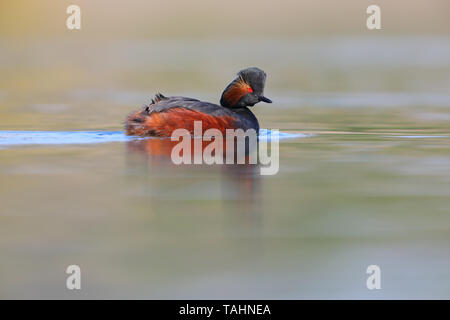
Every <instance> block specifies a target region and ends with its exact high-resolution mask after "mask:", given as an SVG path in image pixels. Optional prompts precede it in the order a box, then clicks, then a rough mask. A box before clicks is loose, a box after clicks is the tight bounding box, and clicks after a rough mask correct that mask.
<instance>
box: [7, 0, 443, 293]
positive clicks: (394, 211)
mask: <svg viewBox="0 0 450 320" xmlns="http://www.w3.org/2000/svg"><path fill="white" fill-rule="evenodd" d="M71 4H77V5H79V6H80V8H81V30H68V29H67V28H66V19H67V17H68V14H66V8H67V7H68V6H69V5H71ZM371 4H377V5H379V6H380V8H381V26H382V29H381V30H368V29H367V27H366V19H367V17H368V14H366V9H367V7H368V6H369V5H371ZM449 12H450V2H449V1H447V0H430V1H420V0H397V1H388V0H377V1H365V0H341V1H339V2H337V1H333V0H320V1H300V0H296V1H294V0H293V1H288V0H280V1H266V0H259V1H256V0H255V1H242V0H241V1H235V0H228V1H206V0H204V1H200V0H193V1H181V0H176V1H159V0H152V1H144V0H142V1H138V0H129V1H126V2H123V1H120V2H119V1H107V0H96V1H88V0H73V1H65V0H59V1H49V0H41V1H32V0H17V1H2V2H1V3H0V130H44V131H46V130H51V131H58V132H59V131H72V130H75V131H78V130H92V131H94V130H95V131H102V130H108V131H121V130H122V123H123V121H124V118H125V116H126V115H127V114H128V113H129V112H131V111H133V110H135V109H136V108H138V107H140V106H141V105H143V104H144V103H148V102H149V101H150V100H151V98H152V96H153V95H154V93H156V92H158V91H160V92H162V93H164V94H166V95H186V96H191V97H195V98H199V99H202V100H207V101H211V102H218V100H219V97H220V94H221V92H222V90H223V89H224V88H225V86H226V85H227V84H228V83H229V82H230V81H231V80H232V79H233V77H234V76H235V73H236V72H237V71H239V70H240V69H242V68H245V67H248V66H258V67H260V68H262V69H263V70H265V71H266V73H267V75H268V78H267V82H266V90H265V93H266V96H267V97H269V98H271V99H272V100H273V101H274V103H273V104H272V105H257V106H255V108H253V111H254V112H255V114H256V116H257V117H258V119H259V122H260V124H261V127H263V128H269V129H276V128H278V129H280V130H282V131H285V132H302V133H308V134H310V136H308V137H307V138H299V139H293V140H285V141H282V142H281V144H280V172H279V173H278V174H277V175H275V176H271V177H261V176H259V170H258V168H252V167H245V168H244V167H239V166H237V167H233V166H226V167H214V166H213V167H209V166H198V167H187V166H186V167H174V166H171V165H170V163H167V161H166V160H164V159H162V158H161V157H159V156H157V155H155V154H152V152H151V150H154V148H151V147H148V146H146V145H142V143H141V144H140V143H134V142H132V143H125V142H114V143H106V144H94V145H92V144H89V145H64V146H58V145H56V146H48V145H32V146H9V147H6V146H2V145H1V144H0V203H1V205H0V260H1V267H0V297H1V298H55V297H56V298H192V299H195V298H231V299H232V298H234V299H239V298H254V299H260V298H273V299H295V298H338V299H339V298H367V299H372V298H374V299H378V298H449V297H450V286H449V284H450V271H449V268H448V265H449V263H450V255H449V252H450V250H449V249H450V248H449V243H450V216H449V214H450V212H449V208H450V198H449V196H450V170H449V167H450V150H449V148H448V146H449V139H450V129H449V121H450V109H449V107H450V91H449V88H450V19H449V18H450V17H449ZM0 138H1V133H0ZM70 264H78V265H80V267H81V270H82V290H81V291H77V292H73V291H69V290H67V289H66V288H65V279H66V276H67V275H66V274H65V268H66V267H67V266H68V265H70ZM370 264H377V265H379V266H380V267H381V270H382V290H373V291H369V290H367V288H366V282H365V281H366V277H367V275H366V273H365V270H366V268H367V266H368V265H370Z"/></svg>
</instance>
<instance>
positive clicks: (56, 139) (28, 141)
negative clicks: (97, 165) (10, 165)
mask: <svg viewBox="0 0 450 320" xmlns="http://www.w3.org/2000/svg"><path fill="white" fill-rule="evenodd" d="M271 133H272V131H271V130H267V129H261V132H260V138H261V139H266V140H270V136H271ZM308 136H310V135H307V134H302V133H287V132H279V139H280V140H284V139H293V138H305V137H308ZM133 139H138V138H137V137H130V136H127V135H125V134H124V133H123V132H122V131H0V148H1V147H5V146H15V145H40V144H51V145H59V144H92V143H105V142H124V141H130V140H133Z"/></svg>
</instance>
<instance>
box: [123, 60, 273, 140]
mask: <svg viewBox="0 0 450 320" xmlns="http://www.w3.org/2000/svg"><path fill="white" fill-rule="evenodd" d="M265 81H266V73H265V72H264V71H262V70H261V69H259V68H255V67H252V68H247V69H244V70H241V71H239V72H238V74H237V77H236V78H235V79H234V80H233V81H232V82H231V83H230V84H229V85H228V86H227V87H226V88H225V90H224V91H223V93H222V97H221V99H220V104H221V105H220V106H219V105H217V104H213V103H209V102H203V101H199V100H197V99H192V98H187V97H177V96H175V97H165V96H163V95H162V94H160V93H159V94H157V95H156V96H155V99H154V100H153V101H152V103H151V104H149V105H147V106H144V108H143V109H141V110H138V111H135V112H133V113H131V114H130V115H129V116H128V118H127V119H126V123H125V126H126V133H127V134H128V135H137V136H156V137H170V136H171V135H172V132H173V131H174V130H175V129H180V128H183V129H186V130H188V131H189V132H190V133H191V134H192V133H193V131H194V121H202V131H203V132H204V131H206V130H208V129H211V128H215V129H218V130H220V131H221V132H222V133H223V134H225V133H226V129H243V130H248V129H254V130H256V131H257V132H258V131H259V123H258V120H257V119H256V117H255V116H254V114H253V113H252V112H251V111H250V109H249V108H247V107H248V106H254V105H255V104H256V103H258V102H260V101H263V102H267V103H272V101H271V100H270V99H268V98H266V97H264V84H265Z"/></svg>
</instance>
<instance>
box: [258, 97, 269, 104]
mask: <svg viewBox="0 0 450 320" xmlns="http://www.w3.org/2000/svg"><path fill="white" fill-rule="evenodd" d="M259 101H264V102H267V103H272V100H270V99H269V98H266V97H264V96H260V97H259Z"/></svg>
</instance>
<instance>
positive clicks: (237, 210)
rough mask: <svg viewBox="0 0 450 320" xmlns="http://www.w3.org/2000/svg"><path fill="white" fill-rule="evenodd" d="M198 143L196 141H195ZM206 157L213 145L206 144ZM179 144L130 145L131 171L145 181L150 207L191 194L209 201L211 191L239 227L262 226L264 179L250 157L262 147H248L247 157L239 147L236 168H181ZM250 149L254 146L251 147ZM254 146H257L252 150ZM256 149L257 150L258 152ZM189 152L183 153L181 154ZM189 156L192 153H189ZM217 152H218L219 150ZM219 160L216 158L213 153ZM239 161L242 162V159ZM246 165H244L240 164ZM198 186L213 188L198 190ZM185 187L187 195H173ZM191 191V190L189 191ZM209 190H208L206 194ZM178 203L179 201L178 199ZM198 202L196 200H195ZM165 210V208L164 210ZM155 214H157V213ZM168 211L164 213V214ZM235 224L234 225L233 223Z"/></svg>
mask: <svg viewBox="0 0 450 320" xmlns="http://www.w3.org/2000/svg"><path fill="white" fill-rule="evenodd" d="M193 140H194V139H192V141H193ZM199 140H200V141H198V143H199V144H200V143H201V150H202V154H203V151H204V150H205V148H206V147H207V146H208V144H210V143H211V142H210V141H202V140H201V139H199ZM177 144H179V141H171V140H170V138H146V139H135V140H130V141H128V142H127V145H126V146H127V155H128V156H127V162H128V170H129V171H130V172H133V173H134V174H132V176H133V177H134V178H135V177H136V176H138V177H139V180H141V179H145V180H144V181H145V182H144V185H145V188H146V191H145V194H146V195H147V196H150V199H149V201H150V202H151V203H149V205H151V206H152V207H153V208H154V206H155V205H156V206H158V205H157V203H160V205H162V206H164V204H163V202H165V201H167V200H168V199H170V200H180V199H181V200H185V197H186V196H188V195H187V194H186V191H187V193H188V194H190V192H198V194H194V195H193V197H194V198H196V197H197V196H199V195H200V194H202V195H200V196H201V197H202V198H201V199H205V197H206V196H208V195H209V194H211V191H212V192H214V190H220V191H219V195H214V194H212V198H213V199H212V200H215V199H217V197H219V199H220V202H221V207H222V209H223V211H224V212H227V213H228V212H233V217H232V218H230V219H233V220H234V219H235V218H236V219H238V220H239V224H242V223H245V222H247V223H250V224H255V223H256V224H257V225H259V222H260V221H259V219H260V218H259V215H260V214H261V211H262V210H261V209H262V208H261V206H262V205H261V199H260V192H261V176H260V166H259V164H251V162H252V163H253V162H255V161H250V157H251V156H252V155H253V156H255V157H256V155H257V148H258V144H256V145H253V144H251V143H248V141H247V143H246V148H245V153H244V152H243V153H242V154H240V155H239V154H238V152H237V150H236V146H237V143H235V144H234V146H235V152H234V154H235V157H234V161H233V163H234V164H211V165H210V164H205V163H204V162H203V163H202V164H179V165H176V164H174V163H173V161H172V158H171V155H172V150H173V148H174V147H175V146H176V145H177ZM249 145H250V146H249ZM252 145H253V146H252ZM223 146H224V148H223V151H222V152H223V154H222V156H223V163H225V158H226V147H225V146H226V142H225V140H224V141H223ZM255 149H256V150H255ZM183 152H186V150H184V151H181V153H183ZM187 152H189V150H187ZM216 152H217V149H216ZM213 155H214V156H215V154H214V153H213ZM189 156H190V157H191V159H192V161H191V162H193V159H194V143H191V149H190V154H189ZM238 157H239V158H238ZM237 163H242V164H237ZM198 182H200V183H204V184H206V185H207V186H210V187H211V188H210V189H211V190H207V189H208V188H201V190H197V191H196V190H195V188H196V186H197V185H198ZM183 184H184V187H185V188H183V190H184V192H183V194H181V195H180V194H176V193H172V187H174V188H175V189H176V188H177V186H178V187H179V186H182V185H183ZM186 187H187V188H186ZM205 189H206V190H205ZM174 197H175V198H176V199H175V198H174ZM214 198H215V199H214ZM193 200H195V199H193ZM161 209H162V208H161ZM153 211H154V210H153ZM162 211H164V210H162ZM231 223H233V222H232V221H231Z"/></svg>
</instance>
